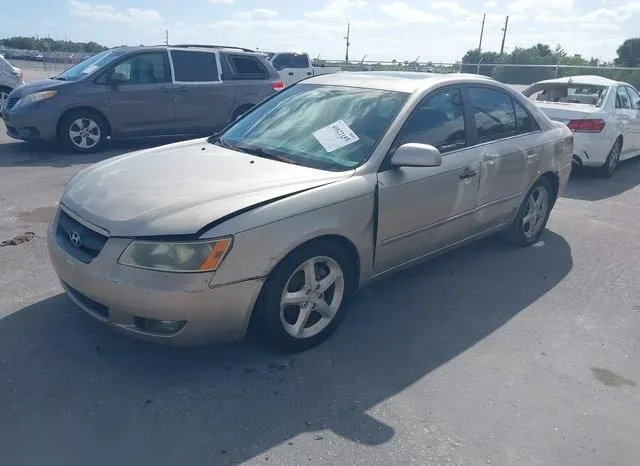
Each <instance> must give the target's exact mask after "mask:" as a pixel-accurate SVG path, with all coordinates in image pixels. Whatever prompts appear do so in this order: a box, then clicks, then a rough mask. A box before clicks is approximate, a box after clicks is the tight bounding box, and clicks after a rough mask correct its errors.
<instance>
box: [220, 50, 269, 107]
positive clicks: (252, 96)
mask: <svg viewBox="0 0 640 466" xmlns="http://www.w3.org/2000/svg"><path fill="white" fill-rule="evenodd" d="M225 58H226V64H225V63H223V65H224V66H223V70H224V69H225V67H227V66H228V70H229V74H230V78H231V79H229V80H225V84H226V85H227V86H230V87H233V88H234V92H235V101H236V104H235V105H234V107H235V109H239V108H243V109H245V108H248V107H249V106H254V105H256V104H258V103H260V102H262V101H263V100H264V99H266V98H267V97H269V96H271V95H272V94H273V93H274V92H275V90H274V89H273V87H272V85H271V81H270V73H269V71H268V70H267V69H266V67H265V66H264V65H263V64H262V63H261V62H260V60H259V59H258V57H254V56H250V55H236V54H228V55H225V56H224V57H222V59H223V60H224V59H225ZM225 73H226V71H225ZM225 76H226V75H225ZM235 109H234V111H235ZM229 118H231V115H229Z"/></svg>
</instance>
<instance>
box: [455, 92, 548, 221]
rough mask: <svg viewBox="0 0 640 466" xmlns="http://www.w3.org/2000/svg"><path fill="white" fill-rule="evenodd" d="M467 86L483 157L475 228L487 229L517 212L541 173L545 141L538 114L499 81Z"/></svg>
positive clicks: (479, 151)
mask: <svg viewBox="0 0 640 466" xmlns="http://www.w3.org/2000/svg"><path fill="white" fill-rule="evenodd" d="M466 91H467V96H468V99H469V105H470V107H471V109H472V113H473V120H474V123H475V125H474V126H475V127H474V130H475V137H476V140H475V143H477V150H478V153H479V156H480V157H481V169H480V187H479V193H478V206H477V212H476V214H475V215H474V218H473V221H474V225H473V228H474V229H477V230H479V231H484V230H487V229H491V228H494V227H497V226H499V225H501V224H503V223H505V222H507V221H508V220H509V219H510V218H511V217H512V214H513V213H514V211H515V210H516V209H517V208H518V206H519V205H520V200H521V199H520V198H521V197H522V195H523V194H524V192H526V191H527V189H528V187H529V186H530V184H531V182H532V180H533V178H534V177H535V175H536V172H537V169H538V165H539V163H540V159H541V154H542V151H543V149H544V146H543V145H541V144H539V143H538V139H539V134H538V133H537V132H536V131H535V130H536V129H537V123H536V122H535V120H534V119H533V118H532V117H531V115H530V114H529V113H528V112H527V110H526V109H525V108H523V107H522V105H520V104H519V103H518V102H517V101H515V100H514V99H512V98H511V96H509V95H508V94H507V93H505V92H503V91H502V90H500V89H497V88H493V87H469V88H467V89H466Z"/></svg>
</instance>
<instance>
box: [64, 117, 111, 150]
mask: <svg viewBox="0 0 640 466" xmlns="http://www.w3.org/2000/svg"><path fill="white" fill-rule="evenodd" d="M107 132H108V124H107V122H106V120H105V119H104V117H103V116H102V115H100V114H99V113H98V112H94V111H91V110H75V111H72V112H70V113H67V114H66V115H65V116H63V117H62V119H61V120H60V124H59V126H58V139H59V141H60V143H61V144H62V145H63V146H65V147H66V148H68V149H70V150H72V151H74V152H76V153H79V154H91V153H94V152H98V151H100V149H102V147H103V146H104V144H105V142H106V140H107Z"/></svg>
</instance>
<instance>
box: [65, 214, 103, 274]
mask: <svg viewBox="0 0 640 466" xmlns="http://www.w3.org/2000/svg"><path fill="white" fill-rule="evenodd" d="M107 239H108V238H107V237H106V236H105V235H103V234H100V233H98V232H97V231H94V230H92V229H90V228H87V227H85V226H84V225H83V224H81V223H80V222H78V221H76V220H74V219H73V218H71V216H69V215H68V214H67V213H65V211H64V210H60V214H59V215H58V226H57V228H56V241H57V243H58V244H59V245H60V247H62V249H64V250H65V251H66V252H67V253H68V254H69V255H71V256H73V257H74V258H76V259H78V260H79V261H80V262H84V263H85V264H88V263H90V262H91V261H92V260H93V259H95V258H96V257H97V255H98V254H99V253H100V251H101V250H102V248H103V246H104V244H105V243H106V242H107Z"/></svg>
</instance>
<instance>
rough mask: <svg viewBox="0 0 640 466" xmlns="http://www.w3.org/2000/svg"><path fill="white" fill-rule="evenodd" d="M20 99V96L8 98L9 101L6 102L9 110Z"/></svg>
mask: <svg viewBox="0 0 640 466" xmlns="http://www.w3.org/2000/svg"><path fill="white" fill-rule="evenodd" d="M18 100H20V99H19V98H18V97H11V98H9V99H7V103H6V104H5V106H6V108H7V110H11V109H12V108H13V107H15V106H16V104H17V103H18Z"/></svg>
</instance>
